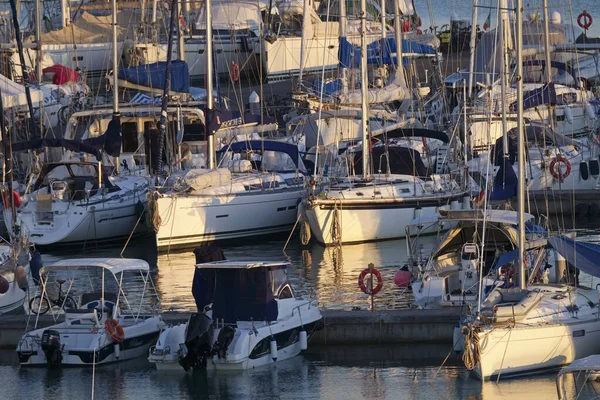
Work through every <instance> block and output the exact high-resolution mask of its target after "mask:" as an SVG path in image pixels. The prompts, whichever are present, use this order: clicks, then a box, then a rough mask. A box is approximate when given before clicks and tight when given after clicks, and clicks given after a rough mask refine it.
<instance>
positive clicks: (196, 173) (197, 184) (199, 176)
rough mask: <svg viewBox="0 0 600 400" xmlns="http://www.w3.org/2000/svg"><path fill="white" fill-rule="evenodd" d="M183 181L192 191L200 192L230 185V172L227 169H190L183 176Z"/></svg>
mask: <svg viewBox="0 0 600 400" xmlns="http://www.w3.org/2000/svg"><path fill="white" fill-rule="evenodd" d="M183 180H184V182H185V183H186V184H187V185H189V186H190V187H191V188H192V189H193V190H202V189H206V188H209V187H213V186H221V185H226V184H228V183H230V182H231V172H230V171H229V169H227V168H217V169H192V170H189V171H188V172H187V173H186V174H185V177H184V178H183Z"/></svg>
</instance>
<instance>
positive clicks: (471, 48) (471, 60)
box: [450, 0, 477, 97]
mask: <svg viewBox="0 0 600 400" xmlns="http://www.w3.org/2000/svg"><path fill="white" fill-rule="evenodd" d="M450 23H452V22H450ZM476 27H477V0H473V16H472V18H471V42H470V44H469V51H470V53H469V87H468V88H467V91H468V93H467V94H468V96H469V97H471V96H472V94H473V74H474V71H473V70H474V69H475V45H476V43H477V29H476ZM450 29H452V27H450Z"/></svg>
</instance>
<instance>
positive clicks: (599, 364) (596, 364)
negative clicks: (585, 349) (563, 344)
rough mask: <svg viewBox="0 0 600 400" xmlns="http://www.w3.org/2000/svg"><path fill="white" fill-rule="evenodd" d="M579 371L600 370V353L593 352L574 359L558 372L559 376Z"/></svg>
mask: <svg viewBox="0 0 600 400" xmlns="http://www.w3.org/2000/svg"><path fill="white" fill-rule="evenodd" d="M579 371H600V354H593V355H591V356H587V357H584V358H580V359H578V360H575V361H573V362H572V363H571V364H569V365H568V366H566V367H564V368H563V369H561V370H560V371H559V372H558V376H561V375H564V374H568V373H571V372H579Z"/></svg>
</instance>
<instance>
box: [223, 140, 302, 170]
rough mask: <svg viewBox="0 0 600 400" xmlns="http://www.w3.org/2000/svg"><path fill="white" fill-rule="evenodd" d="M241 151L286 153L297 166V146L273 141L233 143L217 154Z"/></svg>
mask: <svg viewBox="0 0 600 400" xmlns="http://www.w3.org/2000/svg"><path fill="white" fill-rule="evenodd" d="M243 150H254V151H262V150H265V151H279V152H282V153H286V154H287V155H289V156H290V158H291V159H292V161H293V162H294V164H295V165H296V167H297V166H298V159H299V156H298V146H296V145H293V144H289V143H284V142H277V141H275V140H249V141H243V142H235V143H232V144H230V145H229V146H225V147H223V148H222V149H221V150H219V151H218V152H217V153H224V152H226V151H233V152H234V153H235V152H239V151H243Z"/></svg>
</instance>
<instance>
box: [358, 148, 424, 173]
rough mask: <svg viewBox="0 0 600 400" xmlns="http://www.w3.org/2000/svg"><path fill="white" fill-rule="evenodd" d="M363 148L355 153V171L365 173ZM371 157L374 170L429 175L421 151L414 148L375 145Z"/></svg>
mask: <svg viewBox="0 0 600 400" xmlns="http://www.w3.org/2000/svg"><path fill="white" fill-rule="evenodd" d="M362 155H363V152H362V150H360V151H357V152H355V153H354V164H355V165H354V173H355V174H357V175H359V174H362V173H363V169H362V161H361V160H362ZM370 157H371V159H372V162H373V170H374V171H387V170H388V167H389V172H390V174H395V175H409V176H417V177H421V178H424V177H427V176H428V171H427V167H425V164H424V163H423V160H422V159H421V153H419V152H418V151H416V150H414V149H410V148H407V147H400V146H388V147H387V149H386V146H383V145H381V146H373V148H372V150H371V156H370Z"/></svg>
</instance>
